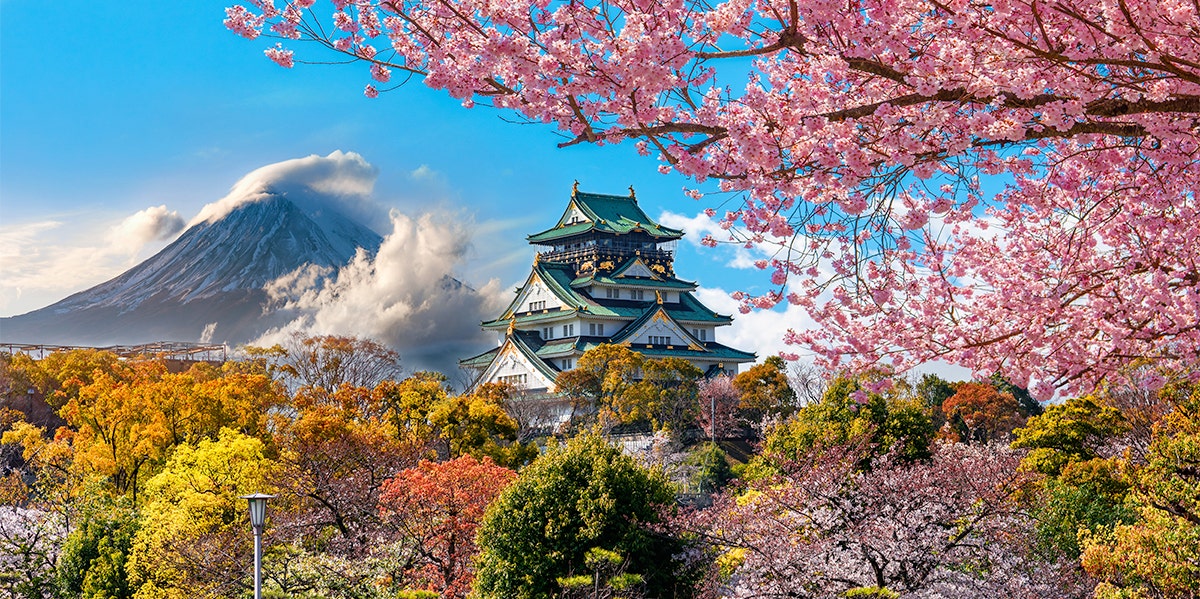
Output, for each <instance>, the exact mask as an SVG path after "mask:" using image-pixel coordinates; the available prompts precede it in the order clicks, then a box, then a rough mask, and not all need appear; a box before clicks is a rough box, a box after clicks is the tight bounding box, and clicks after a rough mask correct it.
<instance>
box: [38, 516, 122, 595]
mask: <svg viewBox="0 0 1200 599" xmlns="http://www.w3.org/2000/svg"><path fill="white" fill-rule="evenodd" d="M91 503H92V505H90V506H88V507H87V508H85V509H84V510H82V512H83V513H82V516H81V518H80V523H79V524H78V526H77V527H76V528H75V530H73V531H71V534H70V535H68V536H67V540H66V542H64V543H63V548H62V553H61V554H59V557H58V568H57V571H56V575H55V589H56V592H57V596H59V597H64V598H65V597H79V598H81V599H130V598H132V597H133V593H134V591H136V588H134V587H133V586H131V585H130V583H129V576H128V573H127V571H126V567H125V565H126V563H127V561H128V558H129V553H130V551H131V549H132V548H133V537H134V534H135V533H136V532H137V530H138V525H139V521H138V518H137V512H136V511H135V510H133V509H132V508H131V506H130V505H129V502H128V501H127V500H126V499H125V498H117V499H115V500H106V499H105V498H104V496H103V495H97V496H95V497H93V501H92V502H91Z"/></svg>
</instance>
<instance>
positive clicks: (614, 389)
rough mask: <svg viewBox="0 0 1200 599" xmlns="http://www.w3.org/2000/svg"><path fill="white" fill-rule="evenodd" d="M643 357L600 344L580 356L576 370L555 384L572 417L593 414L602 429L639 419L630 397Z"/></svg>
mask: <svg viewBox="0 0 1200 599" xmlns="http://www.w3.org/2000/svg"><path fill="white" fill-rule="evenodd" d="M644 361H645V358H644V357H642V354H640V353H638V352H635V351H633V350H631V349H629V348H628V347H625V346H623V345H613V344H609V343H602V344H600V345H598V346H596V347H594V348H592V349H589V350H588V351H586V352H584V353H583V355H582V356H580V357H579V361H578V362H576V363H575V368H573V369H571V370H568V371H566V372H564V373H562V374H560V375H559V376H558V379H557V380H556V381H555V385H556V387H557V389H558V391H559V392H560V393H563V394H565V395H567V396H568V397H570V398H571V400H572V406H573V410H574V412H575V413H574V414H572V417H573V418H574V417H575V416H577V415H584V416H588V415H595V417H597V418H598V419H599V421H600V423H601V424H602V425H603V426H605V427H612V426H613V425H614V424H616V423H619V422H625V421H628V420H631V419H636V418H638V417H641V416H642V414H640V413H636V414H635V413H634V411H635V410H637V409H638V407H639V403H638V402H634V401H630V400H631V399H632V398H631V397H629V396H630V395H632V393H633V392H635V391H637V389H636V385H637V377H638V373H639V371H640V370H641V368H642V362H644Z"/></svg>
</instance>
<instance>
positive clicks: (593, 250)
mask: <svg viewBox="0 0 1200 599" xmlns="http://www.w3.org/2000/svg"><path fill="white" fill-rule="evenodd" d="M639 252H640V255H641V256H642V257H644V258H646V259H648V260H659V261H671V260H674V258H675V253H674V252H672V251H670V250H623V249H620V248H613V247H584V248H578V249H572V250H551V251H548V252H538V259H539V260H545V261H547V262H575V261H577V260H587V259H591V260H613V259H622V260H623V259H625V258H628V257H630V256H633V255H634V254H635V253H639Z"/></svg>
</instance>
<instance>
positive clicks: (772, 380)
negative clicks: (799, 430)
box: [733, 356, 796, 423]
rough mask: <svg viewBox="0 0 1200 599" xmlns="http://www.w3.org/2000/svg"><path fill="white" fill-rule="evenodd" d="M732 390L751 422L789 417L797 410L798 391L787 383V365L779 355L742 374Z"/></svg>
mask: <svg viewBox="0 0 1200 599" xmlns="http://www.w3.org/2000/svg"><path fill="white" fill-rule="evenodd" d="M733 388H734V389H737V392H738V394H739V395H740V396H741V405H740V406H739V407H740V408H741V412H742V414H743V416H744V417H745V418H747V419H748V420H750V421H752V422H755V423H758V422H761V421H762V420H763V419H764V418H770V417H777V418H786V417H788V416H790V415H791V414H792V413H793V412H794V411H795V410H796V392H795V391H793V390H792V386H791V384H790V382H789V381H788V376H787V363H785V362H784V361H783V358H780V357H779V356H769V357H767V359H766V361H764V362H763V363H762V364H755V365H754V366H751V367H750V369H749V370H747V371H745V372H742V373H739V374H738V375H737V376H736V377H734V379H733Z"/></svg>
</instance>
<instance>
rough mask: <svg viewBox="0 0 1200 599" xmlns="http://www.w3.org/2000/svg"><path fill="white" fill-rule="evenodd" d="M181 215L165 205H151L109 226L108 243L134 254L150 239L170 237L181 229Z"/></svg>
mask: <svg viewBox="0 0 1200 599" xmlns="http://www.w3.org/2000/svg"><path fill="white" fill-rule="evenodd" d="M183 225H184V222H183V217H182V216H179V213H178V212H176V211H174V210H167V207H166V205H159V206H151V207H149V208H146V209H145V210H139V211H138V212H135V213H133V214H131V215H130V216H128V217H126V218H125V220H123V221H121V223H120V224H118V225H117V226H115V227H113V228H111V229H110V230H109V234H108V240H109V244H110V245H112V246H113V247H114V248H121V249H124V250H125V251H127V252H128V253H130V254H136V253H137V251H138V250H140V249H141V248H142V246H144V245H146V244H147V243H150V242H152V241H164V240H166V239H170V238H172V237H174V236H175V235H176V234H178V233H179V232H180V231H182V230H183Z"/></svg>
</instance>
